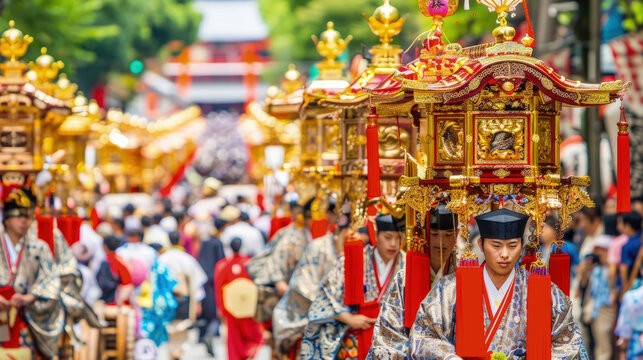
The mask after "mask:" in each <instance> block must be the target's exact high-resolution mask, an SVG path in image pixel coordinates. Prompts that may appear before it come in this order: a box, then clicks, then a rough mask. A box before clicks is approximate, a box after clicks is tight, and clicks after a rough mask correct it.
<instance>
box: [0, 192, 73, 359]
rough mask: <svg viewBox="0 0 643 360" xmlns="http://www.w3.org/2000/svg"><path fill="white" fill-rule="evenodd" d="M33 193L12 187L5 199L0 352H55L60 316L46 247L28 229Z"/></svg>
mask: <svg viewBox="0 0 643 360" xmlns="http://www.w3.org/2000/svg"><path fill="white" fill-rule="evenodd" d="M33 201H34V198H33V196H32V195H31V193H30V191H29V190H27V189H19V188H17V189H13V190H11V191H10V192H9V193H8V194H6V197H5V199H4V207H3V224H4V229H3V232H2V246H0V343H1V344H2V346H1V349H0V351H4V352H5V356H6V357H7V358H11V357H10V356H9V355H6V354H13V355H11V356H14V357H16V358H24V357H22V356H24V355H25V354H24V352H30V353H31V354H30V355H31V357H32V358H37V357H40V356H42V357H44V358H52V357H54V356H58V343H59V340H60V336H61V334H62V332H63V327H64V325H65V323H64V315H63V308H62V303H61V302H60V291H61V286H60V278H59V277H58V275H57V273H56V270H55V265H54V261H53V258H52V255H51V250H50V248H49V246H48V245H47V244H46V243H45V242H44V241H42V240H40V239H38V238H37V236H36V234H35V232H30V231H29V228H30V226H31V222H32V216H31V214H32V213H31V209H30V208H31V204H32V202H33Z"/></svg>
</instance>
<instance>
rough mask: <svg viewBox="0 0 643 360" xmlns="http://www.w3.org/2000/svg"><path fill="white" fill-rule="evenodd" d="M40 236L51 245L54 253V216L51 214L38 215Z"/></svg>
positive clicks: (50, 247) (52, 253)
mask: <svg viewBox="0 0 643 360" xmlns="http://www.w3.org/2000/svg"><path fill="white" fill-rule="evenodd" d="M36 221H37V222H38V238H39V239H40V240H43V241H44V242H46V243H47V245H49V249H51V255H54V218H52V217H51V216H38V217H37V218H36Z"/></svg>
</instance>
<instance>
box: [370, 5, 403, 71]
mask: <svg viewBox="0 0 643 360" xmlns="http://www.w3.org/2000/svg"><path fill="white" fill-rule="evenodd" d="M362 15H363V16H364V18H366V20H367V21H368V26H369V27H370V28H371V31H372V32H373V33H374V34H375V35H377V36H379V37H380V42H381V44H380V45H377V46H374V47H373V48H371V49H370V50H369V52H370V53H371V54H372V55H373V59H372V62H371V65H372V66H373V67H376V68H397V67H399V66H400V56H399V55H400V54H401V53H402V49H400V47H399V46H396V45H391V41H392V40H393V37H394V36H396V35H397V34H399V33H400V31H402V26H403V25H404V21H405V20H406V19H405V18H403V17H400V14H399V13H398V11H397V8H395V7H394V6H393V5H391V2H390V0H384V4H383V5H382V6H380V7H378V8H377V9H375V11H374V12H373V15H372V16H368V15H366V14H362Z"/></svg>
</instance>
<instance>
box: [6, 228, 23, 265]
mask: <svg viewBox="0 0 643 360" xmlns="http://www.w3.org/2000/svg"><path fill="white" fill-rule="evenodd" d="M3 238H4V243H5V245H6V246H7V253H8V254H7V255H9V261H10V262H11V264H10V265H11V266H15V265H16V261H18V254H19V253H20V250H22V246H23V244H24V243H23V241H22V239H20V241H18V244H17V245H15V246H14V245H13V242H12V241H11V238H10V237H9V234H7V233H6V232H5V233H4V236H3Z"/></svg>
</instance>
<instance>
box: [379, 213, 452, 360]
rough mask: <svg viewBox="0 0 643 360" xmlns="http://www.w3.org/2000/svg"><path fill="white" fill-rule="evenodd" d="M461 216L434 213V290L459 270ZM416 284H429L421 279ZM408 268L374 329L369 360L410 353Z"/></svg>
mask: <svg viewBox="0 0 643 360" xmlns="http://www.w3.org/2000/svg"><path fill="white" fill-rule="evenodd" d="M457 219H458V217H457V215H455V214H453V213H452V212H451V211H450V210H447V208H446V206H445V205H439V206H438V207H437V208H435V209H432V210H431V213H430V222H429V224H430V232H429V234H430V237H429V246H428V248H429V258H430V264H431V278H430V280H429V281H430V282H431V287H433V286H435V284H437V282H438V281H439V280H440V279H442V278H443V277H444V276H446V275H448V274H452V273H453V272H454V271H455V262H456V259H455V255H454V253H453V250H454V247H455V243H456V227H457V225H458V220H457ZM412 279H413V281H417V279H419V280H420V281H426V280H425V279H423V278H422V277H421V276H416V277H414V278H412ZM406 281H407V277H406V267H405V268H403V269H400V271H398V273H397V275H396V276H395V278H394V279H393V283H392V284H391V287H390V289H389V291H388V294H387V295H386V296H385V297H384V301H383V303H382V309H381V311H380V316H379V317H378V318H377V322H376V323H375V328H374V330H373V342H372V346H371V350H370V352H369V357H368V358H367V359H383V360H393V359H395V360H403V359H407V358H408V356H409V355H410V354H409V332H410V329H409V328H408V327H406V326H405V317H406V316H413V318H415V314H409V313H408V312H405V304H406V302H405V295H406Z"/></svg>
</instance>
